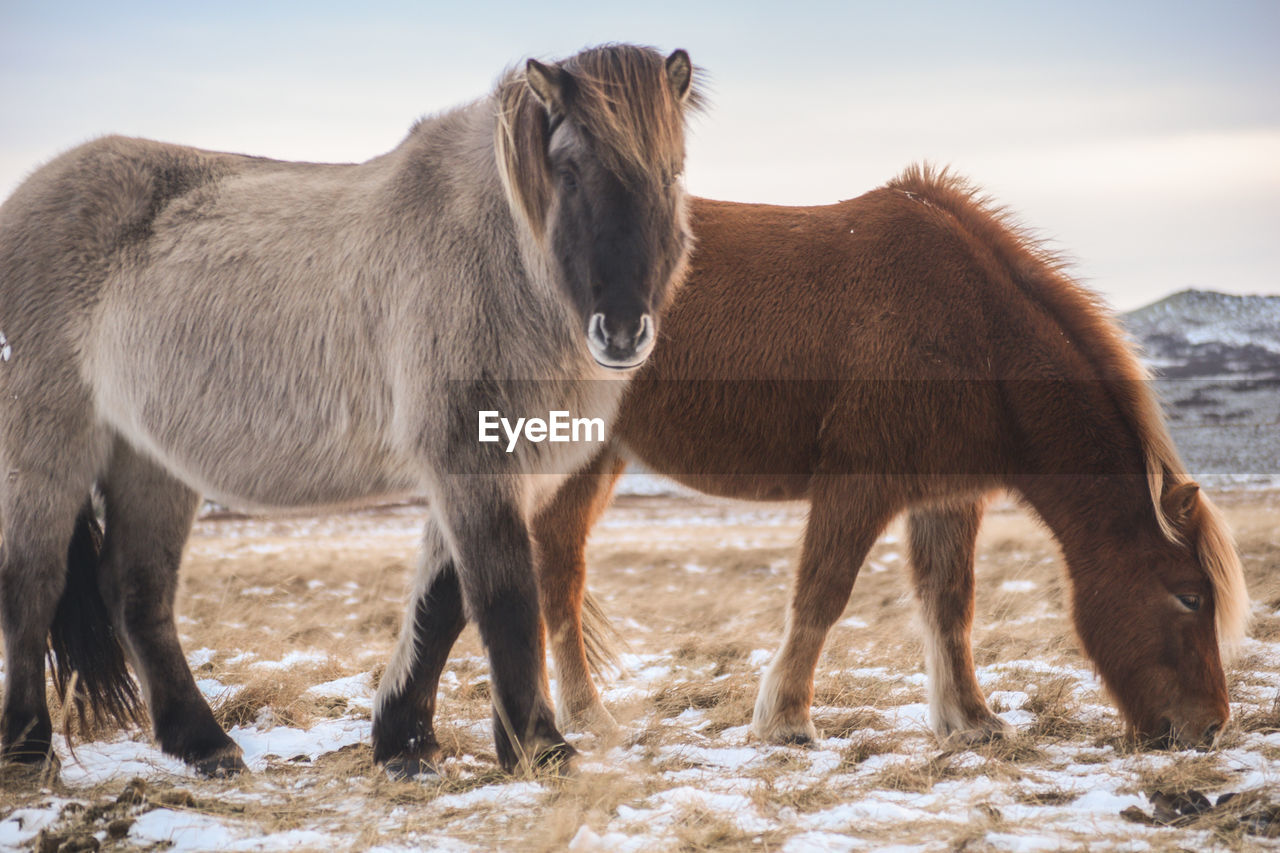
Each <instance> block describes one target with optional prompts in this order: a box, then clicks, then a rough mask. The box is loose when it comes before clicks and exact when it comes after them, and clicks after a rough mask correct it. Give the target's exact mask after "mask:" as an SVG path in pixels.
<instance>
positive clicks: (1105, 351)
mask: <svg viewBox="0 0 1280 853" xmlns="http://www.w3.org/2000/svg"><path fill="white" fill-rule="evenodd" d="M887 189H891V190H897V191H901V192H907V193H910V194H912V195H913V196H919V197H920V198H921V199H923V200H924V201H927V202H928V203H930V204H933V205H934V206H936V207H939V208H941V209H943V210H944V211H946V212H947V213H949V214H950V215H952V216H953V217H955V219H956V220H957V221H958V222H959V223H960V224H961V225H962V226H963V227H964V228H965V230H967V231H969V232H971V233H973V234H974V235H975V236H977V237H979V238H980V239H982V240H983V241H984V243H985V245H988V246H992V247H994V248H995V249H996V252H997V254H998V256H999V257H1000V258H1001V259H1002V261H1003V263H1004V265H1005V266H1006V268H1007V269H1008V270H1009V272H1010V274H1011V276H1012V278H1013V279H1014V281H1015V282H1016V283H1017V284H1018V286H1019V287H1020V288H1021V289H1022V291H1023V292H1024V293H1025V294H1027V296H1028V297H1030V298H1032V299H1035V300H1037V301H1038V302H1039V303H1040V304H1041V305H1042V306H1043V307H1044V308H1045V309H1046V310H1048V311H1050V312H1051V313H1052V315H1053V316H1054V317H1055V319H1056V320H1057V321H1058V322H1059V323H1060V324H1061V325H1062V327H1063V329H1064V331H1065V332H1066V333H1067V335H1068V337H1069V338H1070V340H1071V341H1072V342H1073V344H1074V346H1076V347H1077V348H1079V349H1080V350H1081V351H1082V352H1083V353H1084V354H1085V356H1086V358H1087V359H1088V361H1089V363H1090V364H1091V365H1092V366H1093V369H1094V370H1095V371H1096V372H1097V374H1098V377H1099V378H1100V379H1104V380H1108V382H1109V386H1110V387H1111V389H1112V390H1113V397H1114V399H1115V401H1116V403H1117V405H1118V408H1119V410H1120V412H1121V413H1122V415H1123V416H1124V417H1125V419H1126V420H1127V421H1128V422H1129V424H1130V425H1131V428H1132V430H1133V432H1134V434H1135V435H1136V436H1137V438H1138V440H1139V442H1140V444H1141V447H1142V453H1143V457H1144V458H1143V464H1144V467H1145V470H1146V479H1147V490H1148V493H1149V495H1150V500H1151V504H1152V509H1153V511H1154V513H1155V520H1156V524H1157V525H1158V526H1159V528H1160V532H1161V534H1162V535H1163V536H1164V537H1165V539H1167V540H1168V541H1169V542H1172V543H1175V544H1180V545H1183V546H1185V547H1191V548H1194V549H1195V550H1196V553H1197V556H1198V559H1199V562H1200V565H1201V568H1202V569H1203V570H1204V572H1205V574H1206V575H1207V576H1208V578H1209V581H1210V583H1211V585H1212V587H1213V592H1214V604H1215V620H1216V626H1217V634H1218V643H1219V646H1220V647H1221V651H1222V654H1223V655H1224V658H1225V657H1229V656H1230V655H1231V653H1232V652H1233V651H1234V647H1235V646H1236V645H1238V643H1239V641H1240V639H1241V638H1243V636H1244V633H1245V630H1246V629H1247V626H1248V620H1249V596H1248V591H1247V589H1246V586H1245V581H1244V572H1243V570H1242V568H1241V565H1240V557H1239V554H1238V552H1237V551H1236V547H1235V543H1234V541H1233V539H1232V536H1231V533H1230V529H1229V528H1228V526H1227V523H1226V520H1225V519H1224V518H1223V516H1222V513H1221V511H1220V510H1219V509H1218V508H1217V507H1216V506H1215V505H1214V504H1213V502H1212V501H1210V500H1209V499H1208V497H1206V496H1205V495H1204V494H1203V493H1201V494H1200V495H1199V504H1198V507H1197V511H1196V512H1195V513H1193V514H1192V517H1191V519H1190V521H1189V529H1187V530H1185V531H1183V530H1180V529H1179V528H1178V525H1177V524H1176V523H1175V522H1174V520H1173V519H1171V518H1169V516H1168V514H1167V513H1166V512H1165V510H1164V506H1163V504H1162V501H1161V498H1162V497H1163V495H1164V494H1165V491H1166V490H1167V489H1169V488H1172V487H1174V486H1177V485H1179V484H1181V483H1187V482H1191V477H1190V475H1189V474H1188V473H1187V471H1186V468H1185V467H1184V465H1183V463H1182V460H1181V457H1180V456H1179V454H1178V451H1177V448H1176V446H1175V445H1174V443H1173V437H1172V436H1171V435H1170V434H1169V430H1168V427H1167V426H1166V425H1165V421H1164V416H1163V415H1162V413H1161V409H1160V401H1159V399H1158V398H1157V396H1156V394H1155V392H1154V390H1153V389H1152V385H1151V374H1150V373H1149V372H1148V371H1147V369H1146V368H1145V367H1144V366H1143V365H1142V362H1141V361H1139V359H1138V352H1137V349H1136V347H1135V346H1134V345H1133V344H1132V343H1130V342H1129V341H1128V340H1127V339H1126V337H1125V335H1124V332H1123V331H1122V330H1121V327H1120V325H1119V324H1118V323H1117V322H1116V321H1115V320H1114V319H1113V317H1112V316H1111V313H1110V311H1109V310H1108V309H1107V308H1106V307H1105V306H1104V305H1103V303H1102V302H1101V300H1100V299H1099V298H1098V297H1097V296H1096V295H1095V294H1093V293H1092V292H1090V291H1089V290H1087V289H1086V288H1084V287H1083V286H1081V285H1080V284H1079V283H1078V282H1076V281H1075V280H1073V279H1072V278H1071V277H1070V276H1069V275H1068V273H1067V268H1068V266H1069V264H1068V262H1067V261H1066V259H1064V257H1063V256H1062V255H1060V254H1058V253H1056V252H1053V251H1052V250H1050V249H1049V248H1047V247H1046V246H1045V245H1044V243H1043V241H1041V240H1039V239H1037V238H1036V237H1035V236H1034V235H1032V234H1031V233H1030V232H1028V231H1027V230H1026V229H1024V228H1022V227H1021V226H1020V225H1018V224H1017V222H1015V221H1014V219H1013V217H1012V215H1011V214H1010V213H1009V211H1008V210H1007V209H1005V208H1002V207H999V206H997V205H994V204H993V203H992V202H991V201H990V200H989V199H988V198H986V197H984V196H983V195H982V194H981V193H980V191H979V190H978V189H977V188H976V187H974V186H973V185H972V184H970V183H969V182H967V181H966V180H964V179H963V178H961V177H959V176H957V175H955V174H954V173H952V172H950V171H949V170H948V169H945V168H943V169H938V168H935V167H932V166H930V165H928V164H923V165H914V166H911V167H909V168H908V169H907V170H906V171H904V172H903V173H902V174H901V175H900V176H899V177H897V178H896V179H894V180H893V181H890V182H889V184H888V185H887Z"/></svg>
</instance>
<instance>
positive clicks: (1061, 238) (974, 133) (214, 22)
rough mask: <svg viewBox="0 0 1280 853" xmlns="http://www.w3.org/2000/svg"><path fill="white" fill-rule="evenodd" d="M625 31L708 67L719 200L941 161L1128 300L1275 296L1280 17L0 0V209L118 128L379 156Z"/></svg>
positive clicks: (703, 164)
mask: <svg viewBox="0 0 1280 853" xmlns="http://www.w3.org/2000/svg"><path fill="white" fill-rule="evenodd" d="M628 7H629V10H628ZM607 41H631V42H640V43H646V44H652V45H654V46H656V47H658V48H660V49H662V50H664V51H669V50H671V49H673V48H676V47H684V48H686V49H687V50H689V52H690V54H691V55H692V57H693V60H694V62H695V64H697V65H698V66H700V68H701V69H703V70H705V72H706V75H705V76H704V81H705V82H706V84H707V89H708V91H709V94H710V96H711V97H710V109H709V110H708V112H707V114H706V115H705V116H703V117H701V118H699V119H697V120H696V122H695V124H694V127H693V134H692V137H691V143H690V148H689V164H688V170H687V176H688V185H689V189H690V191H692V192H694V193H697V194H699V195H706V196H712V197H716V198H727V199H734V200H739V201H764V202H775V203H783V204H819V203H826V202H831V201H836V200H838V199H843V198H850V197H853V196H856V195H859V194H861V193H863V192H865V191H867V190H869V189H872V188H874V187H875V186H877V185H879V184H881V183H883V182H884V181H886V180H888V179H889V178H891V177H892V176H894V175H895V174H897V173H898V172H899V171H901V170H902V168H903V167H905V166H906V165H908V164H909V163H911V162H914V161H918V160H925V159H927V160H930V161H932V162H935V163H938V164H949V165H951V166H952V167H953V168H954V169H956V170H957V171H959V172H960V173H962V174H965V175H967V176H969V177H970V178H971V179H972V180H973V181H974V182H976V183H978V184H979V185H981V186H982V187H984V188H985V189H986V190H987V191H988V192H989V193H990V194H992V195H993V196H995V197H996V198H998V199H999V200H1000V201H1001V202H1003V203H1005V204H1006V205H1008V206H1010V207H1011V208H1012V209H1014V210H1015V211H1017V212H1018V213H1019V215H1020V217H1021V219H1022V221H1023V222H1024V223H1025V224H1027V225H1029V226H1031V227H1033V228H1034V229H1036V230H1037V231H1038V232H1039V233H1041V234H1042V235H1044V236H1045V237H1049V238H1052V240H1053V243H1054V245H1055V246H1056V247H1058V248H1060V249H1063V250H1065V251H1066V252H1067V253H1068V254H1069V255H1070V256H1071V257H1073V258H1074V259H1075V260H1076V268H1075V269H1076V272H1077V274H1078V275H1080V276H1081V277H1082V278H1083V279H1084V280H1085V281H1086V282H1087V283H1088V284H1089V285H1090V286H1091V287H1093V288H1095V289H1096V290H1098V291H1100V292H1101V293H1102V294H1103V295H1105V296H1106V297H1107V298H1108V300H1110V301H1111V302H1112V304H1114V305H1115V306H1116V307H1118V308H1120V309H1129V308H1133V307H1136V306H1138V305H1141V304H1144V303H1146V302H1149V301H1151V300H1154V299H1156V298H1159V297H1160V296H1163V295H1165V294H1167V293H1170V292H1173V291H1175V290H1180V289H1183V288H1186V287H1202V288H1211V289H1217V290H1224V291H1228V292H1235V293H1272V294H1277V293H1280V2H1276V0H1263V2H1200V3H1184V2H1172V1H1171V0H1162V2H1114V0H1112V2H1080V1H1079V0H1077V2H1071V3H1066V2H1054V3H1036V2H965V3H927V2H896V3H892V2H887V0H886V2H883V3H861V2H846V3H823V2H790V3H784V2H778V3H768V4H765V3H753V2H732V3H729V2H713V3H695V2H684V3H667V2H660V0H644V2H633V3H630V4H617V3H605V2H603V0H597V2H593V3H557V2H550V0H546V1H545V2H521V3H483V2H473V3H466V2H459V0H453V2H448V3H441V4H436V3H423V2H418V3H411V2H399V3H388V2H381V3H380V2H366V3H352V2H349V0H347V2H331V0H316V1H315V2H306V3H271V2H266V0H259V2H253V3H250V2H243V1H242V0H217V2H201V3H174V2H172V0H165V2H155V3H130V2H126V1H125V0H120V2H108V3H103V2H101V0H95V2H92V3H77V2H68V3H59V2H12V0H0V194H2V195H4V196H7V195H8V194H9V192H11V191H12V189H13V188H14V187H15V186H16V185H17V184H18V182H20V181H21V180H22V178H23V177H24V176H25V175H26V174H28V173H29V172H30V171H31V170H32V169H33V168H35V167H36V166H37V165H39V164H40V163H41V162H43V161H45V160H47V159H49V158H50V157H52V156H53V155H55V154H57V153H58V152H60V151H62V150H65V149H67V148H70V147H72V146H74V145H76V144H78V143H80V142H83V141H85V140H88V139H91V138H93V137H95V136H98V135H101V134H104V133H124V134H129V135H135V136H145V137H151V138H155V139H162V140H166V141H170V142H180V143H185V144H190V145H196V146H199V147H202V148H212V149H222V150H231V151H240V152H244V153H250V154H260V155H267V156H273V157H280V158H286V159H304V160H332V161H359V160H364V159H367V158H369V157H372V156H375V155H377V154H379V153H382V152H384V151H387V150H389V149H391V148H392V147H394V146H395V145H396V144H397V143H398V142H399V141H400V140H401V139H402V138H403V136H404V134H405V133H406V132H407V130H408V128H409V126H410V124H411V123H412V122H413V120H414V119H415V118H417V117H418V116H420V115H423V114H429V113H432V112H437V111H440V110H442V109H446V108H448V107H450V106H453V105H455V104H459V103H462V102H464V101H468V100H471V99H473V98H476V97H478V96H480V95H482V94H484V93H485V92H487V91H488V90H489V89H490V87H491V86H492V84H493V82H494V80H495V79H496V77H497V76H498V74H499V72H500V71H501V70H502V69H503V68H504V67H506V66H508V65H511V64H514V63H516V62H518V61H519V60H521V59H522V58H523V57H526V56H538V57H543V58H555V57H559V56H565V55H568V54H570V53H573V52H575V51H576V50H578V49H580V48H581V47H584V46H586V45H590V44H598V43H601V42H607Z"/></svg>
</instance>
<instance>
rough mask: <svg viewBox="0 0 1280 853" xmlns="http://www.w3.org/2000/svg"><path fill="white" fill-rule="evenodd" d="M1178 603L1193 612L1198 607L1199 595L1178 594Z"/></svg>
mask: <svg viewBox="0 0 1280 853" xmlns="http://www.w3.org/2000/svg"><path fill="white" fill-rule="evenodd" d="M1178 603H1179V604H1181V605H1182V606H1183V607H1185V608H1187V609H1188V610H1190V611H1191V612H1192V613H1195V612H1196V611H1197V610H1199V609H1200V596H1198V595H1180V596H1178Z"/></svg>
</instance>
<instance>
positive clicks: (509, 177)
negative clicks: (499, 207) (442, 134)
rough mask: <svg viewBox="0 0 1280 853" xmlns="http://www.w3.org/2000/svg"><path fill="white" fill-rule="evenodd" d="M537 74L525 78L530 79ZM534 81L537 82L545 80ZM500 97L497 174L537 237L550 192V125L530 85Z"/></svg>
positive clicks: (542, 105) (513, 89)
mask: <svg viewBox="0 0 1280 853" xmlns="http://www.w3.org/2000/svg"><path fill="white" fill-rule="evenodd" d="M530 61H532V60H530ZM543 67H544V68H545V66H543ZM539 73H540V72H534V73H533V75H531V76H530V77H529V78H526V79H529V80H532V79H533V77H535V76H538V74H539ZM538 79H539V81H540V83H541V81H544V80H545V79H546V78H544V77H538ZM501 98H502V104H501V109H500V111H499V121H498V125H497V138H496V143H497V146H496V147H497V153H498V164H499V174H500V175H501V176H502V184H503V186H504V187H505V188H506V190H507V193H508V196H509V198H510V200H511V203H512V205H513V207H514V208H515V209H516V210H518V211H519V212H520V213H521V214H523V217H524V219H525V220H526V221H527V222H528V224H529V227H530V228H531V229H533V232H534V233H535V234H537V235H539V236H541V235H542V233H543V226H544V219H545V216H546V211H547V207H548V206H549V205H550V204H551V196H552V193H553V188H552V183H551V167H550V164H549V163H548V161H547V145H548V144H549V143H550V122H548V120H547V111H546V107H545V106H544V102H543V101H542V99H541V97H540V96H539V95H538V94H537V89H536V88H534V85H533V83H532V82H530V84H529V86H528V87H527V88H525V87H523V86H512V87H510V88H509V89H507V90H505V91H504V93H503V94H502V96H501Z"/></svg>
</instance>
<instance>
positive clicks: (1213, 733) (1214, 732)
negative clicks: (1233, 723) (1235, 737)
mask: <svg viewBox="0 0 1280 853" xmlns="http://www.w3.org/2000/svg"><path fill="white" fill-rule="evenodd" d="M1221 733H1222V723H1220V722H1219V723H1213V724H1212V725H1210V726H1209V728H1207V729H1205V730H1204V737H1203V739H1202V740H1203V742H1204V743H1213V742H1214V741H1215V740H1217V739H1218V735H1220V734H1221Z"/></svg>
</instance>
